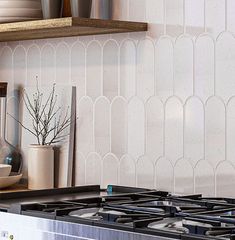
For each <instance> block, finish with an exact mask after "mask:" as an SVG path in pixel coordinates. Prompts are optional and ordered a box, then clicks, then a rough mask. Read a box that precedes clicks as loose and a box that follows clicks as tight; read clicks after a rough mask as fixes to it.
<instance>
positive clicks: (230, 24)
mask: <svg viewBox="0 0 235 240" xmlns="http://www.w3.org/2000/svg"><path fill="white" fill-rule="evenodd" d="M226 4H227V9H226V10H227V30H228V31H230V32H235V23H234V9H235V2H234V1H233V0H227V3H226Z"/></svg>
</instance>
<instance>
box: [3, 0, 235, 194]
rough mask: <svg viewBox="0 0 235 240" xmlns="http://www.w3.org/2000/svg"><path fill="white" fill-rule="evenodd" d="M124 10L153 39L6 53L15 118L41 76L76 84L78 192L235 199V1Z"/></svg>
mask: <svg viewBox="0 0 235 240" xmlns="http://www.w3.org/2000/svg"><path fill="white" fill-rule="evenodd" d="M114 3H115V8H114V15H115V18H116V19H128V20H136V21H147V22H149V23H150V26H149V28H150V30H149V32H147V33H132V34H118V35H107V36H96V37H93V36H90V37H81V38H65V39H52V40H38V41H23V42H19V43H18V42H17V43H9V44H3V45H2V47H1V56H0V76H1V81H8V82H9V85H10V86H9V87H10V94H9V101H8V107H9V111H12V112H16V108H17V107H16V106H17V100H16V98H15V96H14V93H13V90H14V89H16V88H18V87H19V86H27V85H32V84H35V81H34V79H35V76H36V75H37V76H39V79H40V82H41V83H42V84H49V83H50V84H51V83H53V82H57V83H68V84H73V85H76V86H77V93H78V102H77V109H78V114H79V121H78V129H77V147H76V160H77V162H78V164H77V167H76V173H77V175H76V181H77V184H90V183H101V184H103V185H105V184H106V183H117V184H124V185H137V186H141V187H151V188H153V187H155V188H158V189H166V190H170V191H174V192H181V193H193V192H202V193H205V194H206V195H211V196H214V195H218V196H219V195H222V194H224V195H226V196H235V190H234V185H235V169H234V166H235V98H234V97H233V96H235V81H234V77H235V39H234V36H233V33H234V31H235V19H234V18H235V17H234V16H235V15H234V14H235V1H234V0H205V1H204V0H114ZM14 125H15V124H14V123H13V122H12V120H10V119H9V121H8V126H11V127H9V128H8V129H10V130H9V131H8V139H9V140H10V141H11V142H12V141H13V140H14V139H15V132H14V129H15V126H14ZM12 130H13V131H12ZM14 141H15V140H14ZM22 147H23V149H24V151H25V149H26V147H25V146H22Z"/></svg>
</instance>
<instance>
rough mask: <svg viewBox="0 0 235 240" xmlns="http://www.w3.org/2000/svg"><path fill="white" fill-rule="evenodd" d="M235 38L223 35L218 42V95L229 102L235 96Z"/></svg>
mask: <svg viewBox="0 0 235 240" xmlns="http://www.w3.org/2000/svg"><path fill="white" fill-rule="evenodd" d="M234 64H235V38H234V36H233V35H232V34H231V33H228V32H224V33H222V34H221V35H220V36H219V37H218V39H217V42H216V89H215V90H216V94H218V95H219V96H220V97H222V98H223V99H224V101H228V99H229V98H230V97H232V96H234V92H235V86H234V82H233V78H232V76H234V74H235V69H234V67H233V66H234Z"/></svg>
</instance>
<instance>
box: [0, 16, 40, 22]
mask: <svg viewBox="0 0 235 240" xmlns="http://www.w3.org/2000/svg"><path fill="white" fill-rule="evenodd" d="M40 19H41V18H28V17H0V23H11V22H24V21H33V20H40Z"/></svg>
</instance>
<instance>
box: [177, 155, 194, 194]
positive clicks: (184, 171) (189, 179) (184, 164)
mask: <svg viewBox="0 0 235 240" xmlns="http://www.w3.org/2000/svg"><path fill="white" fill-rule="evenodd" d="M174 183H175V187H174V191H175V192H176V193H182V194H185V193H193V192H194V177H193V168H192V165H191V164H190V162H189V161H188V160H187V159H184V158H181V159H179V160H178V161H177V162H176V163H175V166H174Z"/></svg>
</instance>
